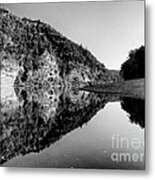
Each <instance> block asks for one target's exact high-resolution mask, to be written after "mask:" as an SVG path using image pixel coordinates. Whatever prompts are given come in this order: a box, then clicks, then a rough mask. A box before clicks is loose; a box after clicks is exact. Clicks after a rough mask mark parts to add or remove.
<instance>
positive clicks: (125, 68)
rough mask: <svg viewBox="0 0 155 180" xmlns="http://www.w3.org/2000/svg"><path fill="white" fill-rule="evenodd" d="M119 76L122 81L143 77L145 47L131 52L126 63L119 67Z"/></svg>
mask: <svg viewBox="0 0 155 180" xmlns="http://www.w3.org/2000/svg"><path fill="white" fill-rule="evenodd" d="M120 75H121V77H122V78H123V79H124V80H129V79H139V78H144V77H145V47H144V46H141V47H140V48H138V49H134V50H131V51H130V53H129V56H128V59H127V61H125V62H124V63H123V64H122V66H121V71H120Z"/></svg>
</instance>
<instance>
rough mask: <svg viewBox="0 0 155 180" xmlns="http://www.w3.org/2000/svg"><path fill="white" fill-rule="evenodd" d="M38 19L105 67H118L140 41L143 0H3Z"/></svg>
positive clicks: (139, 44)
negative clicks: (38, 0)
mask: <svg viewBox="0 0 155 180" xmlns="http://www.w3.org/2000/svg"><path fill="white" fill-rule="evenodd" d="M3 7H6V8H8V9H9V10H11V11H12V12H13V13H15V14H16V15H19V16H25V17H29V18H31V19H40V20H41V21H44V22H46V23H48V24H50V25H51V26H52V27H53V28H55V29H56V30H58V31H59V32H61V33H62V34H63V35H64V36H66V37H68V38H69V39H71V40H72V41H74V42H76V43H78V44H82V45H83V47H85V48H87V49H89V50H90V51H91V53H92V54H93V55H94V56H95V57H96V58H97V59H98V60H99V61H100V62H102V63H103V64H104V65H105V66H106V67H107V68H109V69H120V66H121V64H122V63H123V62H124V61H126V59H127V57H128V52H129V51H130V50H131V49H135V48H138V47H140V46H141V45H144V1H140V0H139V1H136V0H129V1H112V2H108V1H107V2H74V3H21V4H3Z"/></svg>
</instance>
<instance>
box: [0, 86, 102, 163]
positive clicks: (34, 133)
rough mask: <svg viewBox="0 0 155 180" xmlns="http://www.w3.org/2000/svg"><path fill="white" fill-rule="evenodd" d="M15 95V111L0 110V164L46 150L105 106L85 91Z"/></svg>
mask: <svg viewBox="0 0 155 180" xmlns="http://www.w3.org/2000/svg"><path fill="white" fill-rule="evenodd" d="M15 92H17V93H18V100H19V103H18V106H16V109H14V111H10V108H8V109H7V108H4V109H3V108H2V111H1V113H2V116H1V117H2V119H1V122H0V126H1V130H2V131H1V133H2V136H1V138H0V144H1V160H0V162H1V164H3V163H4V162H6V161H8V160H9V159H12V158H13V157H15V156H19V155H25V154H27V153H30V152H39V151H41V150H43V149H44V148H47V147H49V146H50V145H51V144H53V143H54V142H56V141H57V140H59V139H60V138H61V137H62V136H63V135H65V134H67V133H69V132H70V131H72V130H74V129H75V128H78V127H82V125H83V124H84V123H86V122H88V121H89V120H90V119H91V118H92V117H93V116H94V115H95V114H96V112H97V111H98V110H99V109H101V108H102V107H104V105H105V100H104V97H102V96H101V95H97V94H89V93H85V92H80V93H78V92H74V91H72V92H71V93H67V92H66V93H62V92H61V91H58V90H57V91H56V90H54V89H51V90H49V91H48V92H47V91H45V90H43V91H41V90H39V93H37V92H36V93H35V92H34V91H33V93H32V92H30V91H28V90H27V91H26V90H25V89H18V90H16V91H15ZM2 107H3V106H2Z"/></svg>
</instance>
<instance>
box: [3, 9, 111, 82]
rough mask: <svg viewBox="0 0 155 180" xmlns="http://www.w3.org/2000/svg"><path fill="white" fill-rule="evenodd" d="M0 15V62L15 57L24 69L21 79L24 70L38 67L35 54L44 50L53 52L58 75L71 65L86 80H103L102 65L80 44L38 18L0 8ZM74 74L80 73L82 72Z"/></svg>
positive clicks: (65, 73)
mask: <svg viewBox="0 0 155 180" xmlns="http://www.w3.org/2000/svg"><path fill="white" fill-rule="evenodd" d="M0 19H1V27H0V37H1V41H0V42H1V44H0V46H1V47H2V50H1V58H2V62H3V61H5V60H8V61H10V62H11V61H12V60H16V61H17V62H18V64H19V66H21V67H22V69H24V72H23V76H24V77H25V78H22V80H23V81H26V77H27V73H28V71H30V70H32V71H37V70H38V68H39V66H40V65H39V58H40V57H41V56H42V55H43V54H44V53H45V52H48V53H49V54H52V55H53V56H55V58H56V61H57V64H58V67H59V75H60V77H61V78H62V79H65V78H66V76H67V75H69V74H71V73H72V70H73V69H80V71H83V73H84V75H83V76H84V77H86V79H87V81H88V80H89V81H90V80H91V81H92V82H95V81H99V80H104V81H106V78H105V74H106V69H105V66H104V65H103V64H102V63H100V62H99V61H98V60H97V59H96V58H95V57H94V56H93V55H92V54H91V53H90V52H89V51H88V50H87V49H85V48H83V46H82V45H78V44H76V43H74V42H72V41H71V40H69V39H67V38H66V37H64V36H63V35H62V34H60V33H59V32H57V31H56V30H55V29H53V28H52V27H51V26H50V25H47V24H46V23H43V22H41V21H40V20H30V19H27V18H25V17H24V18H19V17H17V16H15V15H13V14H12V13H10V12H9V11H7V10H5V9H0ZM2 66H3V63H2V65H1V68H2ZM81 67H82V68H81ZM78 74H79V76H80V77H81V76H82V72H80V73H78ZM108 76H109V75H108ZM84 81H86V80H84Z"/></svg>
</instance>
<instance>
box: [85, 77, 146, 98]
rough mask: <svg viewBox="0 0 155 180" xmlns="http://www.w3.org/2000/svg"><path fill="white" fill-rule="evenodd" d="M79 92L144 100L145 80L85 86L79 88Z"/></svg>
mask: <svg viewBox="0 0 155 180" xmlns="http://www.w3.org/2000/svg"><path fill="white" fill-rule="evenodd" d="M81 90H85V91H90V92H98V93H106V94H119V95H120V96H128V97H135V98H141V99H144V98H145V79H135V80H128V81H123V82H119V83H109V84H103V85H95V86H85V87H83V88H81Z"/></svg>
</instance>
